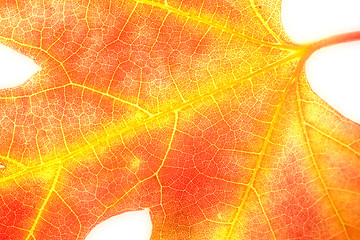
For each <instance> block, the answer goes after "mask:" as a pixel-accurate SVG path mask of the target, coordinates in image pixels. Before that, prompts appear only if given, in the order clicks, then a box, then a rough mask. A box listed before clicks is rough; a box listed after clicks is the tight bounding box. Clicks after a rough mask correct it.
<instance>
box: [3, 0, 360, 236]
mask: <svg viewBox="0 0 360 240" xmlns="http://www.w3.org/2000/svg"><path fill="white" fill-rule="evenodd" d="M280 5H281V2H280V1H275V0H273V1H265V0H249V1H230V0H228V1H225V0H211V1H210V0H196V1H195V0H193V1H190V0H184V1H178V0H171V1H170V0H154V1H151V0H139V1H133V0H123V1H122V0H115V1H102V0H91V1H90V0H88V1H85V0H72V1H70V0H69V1H65V0H52V1H43V0H22V1H20V0H18V1H16V0H3V1H1V3H0V6H1V7H0V36H1V37H0V40H1V43H3V44H5V45H7V46H10V47H12V48H14V49H16V50H17V51H19V52H21V53H23V54H25V55H27V56H29V57H31V58H32V59H34V60H35V61H36V62H37V64H38V65H39V66H41V68H42V70H41V71H39V72H38V73H37V74H36V75H34V76H33V77H32V78H31V79H30V80H29V81H28V82H27V83H26V84H24V85H22V86H19V87H16V88H12V89H5V90H1V91H0V116H1V117H0V126H1V131H0V134H1V135H0V155H1V157H0V158H1V164H2V165H3V166H4V168H1V169H0V184H1V188H0V213H1V214H0V239H26V240H29V239H31V240H34V239H84V238H85V236H86V235H87V234H88V232H89V231H90V229H91V228H92V227H94V226H95V225H96V224H97V223H99V222H101V221H103V220H104V219H106V218H108V217H110V216H113V215H115V214H119V213H122V212H126V211H131V210H138V209H144V208H149V209H150V211H151V217H152V221H153V225H154V227H153V233H152V239H186V238H191V239H358V238H359V237H360V205H359V204H358V203H359V202H360V161H359V156H360V126H359V125H358V124H356V123H353V122H351V121H350V120H348V119H346V118H344V117H343V116H341V115H340V114H339V113H337V112H336V111H334V110H333V109H332V108H331V107H330V106H329V105H328V104H326V103H325V102H324V101H323V100H321V99H320V98H319V97H318V96H317V95H315V94H314V93H313V92H312V91H311V89H310V87H309V84H308V82H307V80H306V79H305V77H304V71H303V65H304V62H305V61H306V59H307V58H308V57H309V56H310V55H311V54H312V53H313V52H314V51H316V50H317V49H319V48H321V47H324V46H328V45H331V44H335V43H340V42H345V41H351V40H355V39H359V38H360V37H359V35H360V34H359V33H350V34H345V35H342V36H337V37H332V38H328V39H326V40H323V41H319V42H316V43H312V44H307V45H296V44H294V43H292V42H291V41H290V40H289V39H288V37H287V36H286V34H285V33H284V31H283V28H282V26H281V24H280Z"/></svg>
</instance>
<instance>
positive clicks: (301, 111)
mask: <svg viewBox="0 0 360 240" xmlns="http://www.w3.org/2000/svg"><path fill="white" fill-rule="evenodd" d="M299 84H300V83H298V84H297V85H296V96H297V102H298V108H299V115H300V122H301V126H302V129H303V134H304V138H305V142H306V145H307V148H308V150H309V152H310V155H311V159H312V161H313V163H314V166H315V170H316V173H317V174H318V176H319V179H320V182H321V185H322V186H323V188H324V191H325V194H326V196H327V197H328V199H329V201H330V203H331V206H332V208H333V210H334V212H335V215H336V216H337V218H338V219H339V221H340V223H341V226H342V228H343V230H344V233H345V235H346V238H347V239H350V237H349V235H348V233H347V231H346V228H345V225H344V221H343V220H342V218H341V216H340V213H339V211H338V210H337V208H336V206H335V203H334V201H333V200H332V198H331V196H330V193H329V191H328V189H327V186H326V184H325V181H324V179H323V177H322V175H321V172H320V169H319V166H318V164H317V162H316V159H315V156H314V152H313V150H312V147H311V145H310V139H309V135H308V133H307V131H306V126H305V118H304V113H303V110H302V106H301V103H300V101H301V97H300V90H299Z"/></svg>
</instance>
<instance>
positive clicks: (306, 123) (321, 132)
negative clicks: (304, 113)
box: [304, 120, 360, 156]
mask: <svg viewBox="0 0 360 240" xmlns="http://www.w3.org/2000/svg"><path fill="white" fill-rule="evenodd" d="M304 121H305V120H304ZM305 125H306V126H309V127H311V128H312V129H314V130H315V131H317V132H318V133H320V134H322V135H324V136H326V137H327V138H329V139H331V140H333V141H334V142H336V143H338V144H340V145H341V146H343V147H345V148H347V149H349V150H350V151H352V152H353V153H355V154H356V155H358V156H360V152H358V151H356V150H355V149H353V148H352V147H350V146H349V145H346V144H345V143H342V142H341V141H340V140H338V139H336V138H334V137H332V136H330V135H329V134H326V133H324V132H323V131H321V130H319V129H318V128H316V127H315V126H313V125H312V124H310V123H308V122H305Z"/></svg>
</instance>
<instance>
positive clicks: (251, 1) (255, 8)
mask: <svg viewBox="0 0 360 240" xmlns="http://www.w3.org/2000/svg"><path fill="white" fill-rule="evenodd" d="M249 1H250V4H251V7H252V9H253V10H254V12H255V14H256V16H257V17H258V18H259V20H260V21H261V23H262V24H263V26H264V27H265V28H266V30H268V32H269V33H270V34H271V35H272V36H273V37H274V38H275V39H276V41H278V42H279V43H280V44H282V45H283V44H284V43H283V41H281V39H280V38H279V37H278V36H277V35H276V34H275V33H274V32H273V30H272V29H271V28H270V27H269V25H268V24H267V22H266V21H265V20H264V18H263V17H262V15H261V14H260V13H259V11H258V8H257V7H256V6H255V3H254V0H249Z"/></svg>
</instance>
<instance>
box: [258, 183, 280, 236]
mask: <svg viewBox="0 0 360 240" xmlns="http://www.w3.org/2000/svg"><path fill="white" fill-rule="evenodd" d="M253 191H254V192H255V194H256V196H257V198H258V200H259V204H260V207H261V210H262V212H263V213H264V216H265V218H266V221H267V223H268V225H269V228H270V232H271V235H272V237H273V239H275V240H276V237H275V232H274V230H273V229H272V226H271V224H270V220H269V218H268V216H267V214H266V212H265V208H264V206H263V204H262V201H261V198H260V195H259V194H258V192H257V191H256V189H255V188H253Z"/></svg>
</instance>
